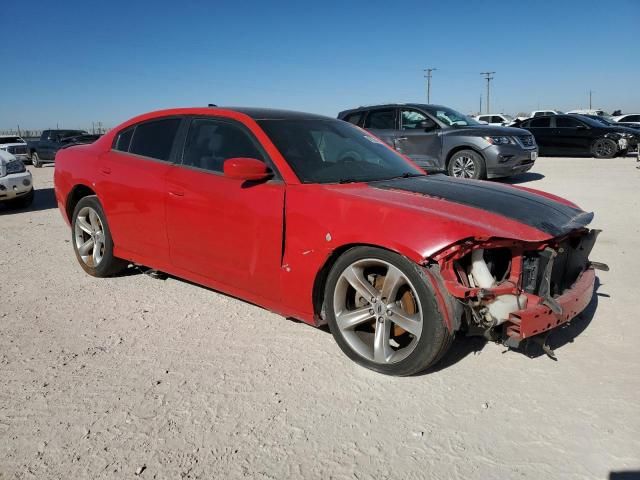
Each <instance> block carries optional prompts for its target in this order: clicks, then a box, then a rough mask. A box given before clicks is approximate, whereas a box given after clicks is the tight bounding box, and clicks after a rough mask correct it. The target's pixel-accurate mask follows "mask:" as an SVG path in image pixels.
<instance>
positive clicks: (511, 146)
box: [338, 103, 538, 178]
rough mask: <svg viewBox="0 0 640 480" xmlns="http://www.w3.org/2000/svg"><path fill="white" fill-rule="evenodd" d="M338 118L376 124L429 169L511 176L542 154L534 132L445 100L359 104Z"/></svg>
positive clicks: (378, 133)
mask: <svg viewBox="0 0 640 480" xmlns="http://www.w3.org/2000/svg"><path fill="white" fill-rule="evenodd" d="M338 118H339V119H341V120H345V121H347V122H350V123H353V124H355V125H358V126H360V127H362V128H365V129H366V130H370V131H371V132H372V133H373V134H375V135H376V136H378V137H379V138H380V139H382V140H383V141H385V142H386V143H388V144H389V145H391V146H392V147H393V148H394V149H396V150H397V151H398V152H400V153H402V154H404V155H406V156H407V157H409V158H411V160H413V161H414V162H415V163H417V164H418V165H419V166H420V167H422V168H424V169H425V170H428V171H432V172H433V171H440V172H442V171H446V172H448V173H449V175H451V176H454V177H464V178H495V177H506V176H509V175H514V174H517V173H522V172H526V171H527V170H529V169H531V167H532V166H533V164H534V162H535V160H536V158H537V157H538V147H537V145H536V142H535V139H534V138H533V136H532V135H531V133H530V132H528V131H526V130H521V129H519V128H510V127H497V126H495V127H494V126H489V125H483V124H480V123H479V122H477V121H475V120H473V119H472V118H469V117H467V116H466V115H463V114H461V113H459V112H456V111H455V110H452V109H451V108H448V107H443V106H441V105H425V104H420V103H407V104H389V105H376V106H367V107H359V108H354V109H351V110H345V111H343V112H340V113H339V114H338Z"/></svg>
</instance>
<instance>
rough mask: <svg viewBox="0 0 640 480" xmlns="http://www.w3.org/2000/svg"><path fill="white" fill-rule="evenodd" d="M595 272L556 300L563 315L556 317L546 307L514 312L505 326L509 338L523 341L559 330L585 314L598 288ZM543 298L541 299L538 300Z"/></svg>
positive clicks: (590, 271)
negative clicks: (582, 313)
mask: <svg viewBox="0 0 640 480" xmlns="http://www.w3.org/2000/svg"><path fill="white" fill-rule="evenodd" d="M595 279H596V275H595V270H594V269H593V268H592V267H589V268H587V269H586V270H585V271H584V272H582V274H581V275H580V276H579V277H578V279H577V280H576V281H575V283H574V284H573V285H572V286H571V288H569V289H568V290H566V291H565V292H564V293H563V294H562V295H559V296H558V297H556V298H555V300H556V302H557V303H558V304H559V305H560V307H561V308H562V311H561V313H554V312H553V311H551V309H550V308H549V307H547V306H546V305H542V304H537V305H531V306H530V307H528V308H526V309H524V310H519V311H517V312H513V313H512V314H511V315H510V317H509V320H508V321H507V322H506V323H505V328H506V333H507V336H508V337H511V338H512V339H513V340H516V341H519V340H524V339H525V338H529V337H532V336H534V335H538V334H540V333H543V332H546V331H547V330H551V329H553V328H556V327H558V326H560V325H562V324H564V323H566V322H568V321H569V320H571V319H572V318H574V317H576V316H577V315H578V314H579V313H580V312H582V311H583V310H584V309H585V308H587V305H589V302H591V298H592V296H593V289H594V285H595ZM538 298H539V297H538Z"/></svg>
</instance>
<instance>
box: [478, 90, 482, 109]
mask: <svg viewBox="0 0 640 480" xmlns="http://www.w3.org/2000/svg"><path fill="white" fill-rule="evenodd" d="M478 113H482V94H480V110H478Z"/></svg>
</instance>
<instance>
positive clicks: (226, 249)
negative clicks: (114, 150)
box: [166, 117, 285, 299]
mask: <svg viewBox="0 0 640 480" xmlns="http://www.w3.org/2000/svg"><path fill="white" fill-rule="evenodd" d="M183 145H184V146H183V147H182V148H181V153H180V154H179V159H180V162H177V164H176V165H175V166H173V167H171V168H170V169H169V171H167V172H166V183H167V193H166V204H167V235H168V239H169V245H170V252H171V262H172V263H173V265H175V266H176V267H178V268H179V269H182V270H186V271H189V272H192V273H195V274H197V275H200V276H201V277H204V278H207V279H210V280H213V281H215V282H219V283H221V284H223V285H227V286H231V287H235V288H240V289H242V290H244V291H248V292H252V293H254V294H257V295H260V296H261V297H263V298H269V299H277V298H278V297H279V295H280V272H281V260H282V246H283V244H282V241H283V221H284V195H285V185H284V182H283V181H282V180H280V179H279V177H278V174H277V172H276V174H275V176H274V178H273V179H271V180H268V181H263V182H247V181H243V180H238V179H234V178H229V177H227V176H225V175H224V174H223V164H224V162H225V160H227V159H229V158H234V157H248V158H254V159H257V160H260V161H263V162H265V163H267V164H268V165H269V167H270V168H271V169H272V170H274V171H275V167H273V165H272V163H271V162H270V160H269V158H268V156H267V154H266V153H265V151H264V149H263V148H262V147H261V145H260V143H259V142H258V140H257V139H256V138H255V137H254V136H253V134H252V133H251V132H250V131H249V130H248V129H247V128H246V127H245V126H244V125H242V124H241V123H239V122H237V121H234V120H230V119H226V118H223V117H206V118H193V119H192V120H191V121H190V125H189V128H188V132H187V134H186V138H185V141H184V142H183Z"/></svg>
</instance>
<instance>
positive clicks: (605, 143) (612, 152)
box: [591, 138, 618, 158]
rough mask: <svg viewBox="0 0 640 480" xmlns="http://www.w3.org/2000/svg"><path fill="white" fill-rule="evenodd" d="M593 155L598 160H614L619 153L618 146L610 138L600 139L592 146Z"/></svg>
mask: <svg viewBox="0 0 640 480" xmlns="http://www.w3.org/2000/svg"><path fill="white" fill-rule="evenodd" d="M591 153H592V154H593V156H594V157H596V158H613V157H615V156H616V153H618V145H617V144H616V142H614V141H613V140H611V139H610V138H598V139H597V140H596V141H595V142H593V145H592V146H591Z"/></svg>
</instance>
